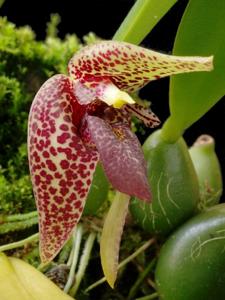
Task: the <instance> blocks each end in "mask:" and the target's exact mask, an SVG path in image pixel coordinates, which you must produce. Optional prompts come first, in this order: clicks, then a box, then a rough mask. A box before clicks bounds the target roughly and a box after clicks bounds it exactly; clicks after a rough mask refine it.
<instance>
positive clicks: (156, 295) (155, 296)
mask: <svg viewBox="0 0 225 300" xmlns="http://www.w3.org/2000/svg"><path fill="white" fill-rule="evenodd" d="M158 297H159V295H158V293H153V294H151V295H148V296H144V297H141V298H136V300H151V299H155V298H158Z"/></svg>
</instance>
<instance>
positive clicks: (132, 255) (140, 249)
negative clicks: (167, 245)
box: [85, 238, 155, 293]
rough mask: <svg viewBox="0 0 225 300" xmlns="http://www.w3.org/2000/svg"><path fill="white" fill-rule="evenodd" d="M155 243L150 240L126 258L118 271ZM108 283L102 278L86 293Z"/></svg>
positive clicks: (153, 240) (88, 288) (87, 289)
mask: <svg viewBox="0 0 225 300" xmlns="http://www.w3.org/2000/svg"><path fill="white" fill-rule="evenodd" d="M154 243H155V239H154V238H153V239H150V240H148V241H147V242H146V243H144V244H143V245H142V246H141V247H140V248H138V249H137V250H136V251H135V252H134V253H132V254H131V255H130V256H128V257H127V258H125V259H124V260H123V261H122V262H121V263H120V264H119V265H118V270H119V269H121V268H122V267H124V266H125V265H126V264H128V263H129V262H130V261H132V260H133V259H134V258H135V257H137V256H138V255H139V254H140V253H141V252H143V251H145V250H146V249H147V248H148V247H150V246H151V245H152V244H154ZM105 281H106V278H105V277H102V278H101V279H99V280H98V281H96V282H94V283H93V284H91V285H90V286H89V287H87V288H86V290H85V293H87V292H89V291H90V290H92V289H94V288H95V287H97V286H98V285H100V284H102V283H104V282H105Z"/></svg>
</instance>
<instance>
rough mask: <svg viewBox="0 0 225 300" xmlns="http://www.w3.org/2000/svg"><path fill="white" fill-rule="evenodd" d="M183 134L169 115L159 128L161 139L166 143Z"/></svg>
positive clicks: (174, 140)
mask: <svg viewBox="0 0 225 300" xmlns="http://www.w3.org/2000/svg"><path fill="white" fill-rule="evenodd" d="M182 134H183V131H182V132H181V131H180V130H179V127H178V126H177V124H176V120H174V118H173V117H172V116H169V117H168V118H167V120H166V121H165V122H164V124H163V127H162V129H161V136H162V138H163V140H164V141H165V142H167V143H175V142H176V141H177V140H178V139H179V138H180V137H181V136H182Z"/></svg>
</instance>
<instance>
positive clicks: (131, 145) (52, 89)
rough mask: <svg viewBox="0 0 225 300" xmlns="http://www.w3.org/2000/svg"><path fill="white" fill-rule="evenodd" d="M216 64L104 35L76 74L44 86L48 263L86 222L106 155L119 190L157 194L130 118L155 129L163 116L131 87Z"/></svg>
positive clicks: (43, 220)
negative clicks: (89, 200) (81, 221)
mask: <svg viewBox="0 0 225 300" xmlns="http://www.w3.org/2000/svg"><path fill="white" fill-rule="evenodd" d="M211 68H212V58H211V57H210V58H200V57H176V56H169V55H166V54H160V53H157V52H154V51H151V50H148V49H145V48H142V47H138V46H134V45H131V44H128V43H123V42H115V41H103V42H99V43H97V44H94V45H91V46H87V47H84V48H83V49H81V50H80V51H79V52H78V53H76V54H75V55H74V56H73V57H72V59H71V60H70V62H69V66H68V69H69V76H66V75H62V74H59V75H55V76H53V77H51V78H50V79H49V80H47V81H46V82H45V83H44V84H43V86H42V87H41V88H40V90H39V91H38V93H37V95H36V96H35V98H34V101H33V104H32V107H31V110H30V115H29V129H28V130H29V131H28V148H29V149H28V150H29V165H30V172H31V178H32V183H33V189H34V194H35V199H36V203H37V208H38V213H39V227H40V255H41V259H42V262H43V263H46V262H48V261H50V260H52V259H53V258H54V257H55V256H56V255H57V253H58V252H59V251H60V249H61V248H62V247H63V245H64V244H65V242H66V241H67V240H68V238H69V237H70V235H71V231H72V229H73V228H74V226H75V225H76V224H77V222H78V221H79V219H80V217H81V214H82V211H83V208H84V204H85V200H86V198H87V195H88V192H89V188H90V186H91V182H92V177H93V174H94V171H95V168H96V164H97V163H98V161H99V160H100V161H101V163H102V165H103V168H104V170H105V173H106V175H107V177H108V179H109V181H110V182H111V184H112V185H113V187H114V188H115V189H116V190H118V191H120V192H122V193H125V194H128V195H131V196H136V197H138V198H140V199H142V200H144V201H149V200H150V198H151V193H150V189H149V184H148V180H147V174H146V165H145V161H144V157H143V153H142V150H141V145H140V143H139V141H138V139H137V138H136V136H135V135H134V133H132V131H131V129H130V117H131V116H132V115H134V116H136V117H137V118H139V119H141V120H142V121H143V122H144V124H145V125H146V126H150V127H154V126H156V125H158V124H159V119H158V118H157V117H156V116H155V115H154V114H153V113H152V112H151V110H150V109H146V108H144V107H142V106H140V105H138V104H136V103H135V102H134V100H133V99H132V98H131V96H130V95H129V94H128V93H132V92H135V91H137V90H139V89H140V88H142V87H143V86H145V85H146V84H147V83H148V82H149V81H151V80H155V79H159V78H162V77H165V76H169V75H171V74H178V73H184V72H192V71H208V70H211Z"/></svg>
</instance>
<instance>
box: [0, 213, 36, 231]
mask: <svg viewBox="0 0 225 300" xmlns="http://www.w3.org/2000/svg"><path fill="white" fill-rule="evenodd" d="M37 223H38V218H37V217H34V218H29V219H26V220H23V221H18V222H7V223H3V224H0V234H5V233H8V232H13V231H18V230H24V229H26V228H29V227H31V226H33V225H36V224H37Z"/></svg>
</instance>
